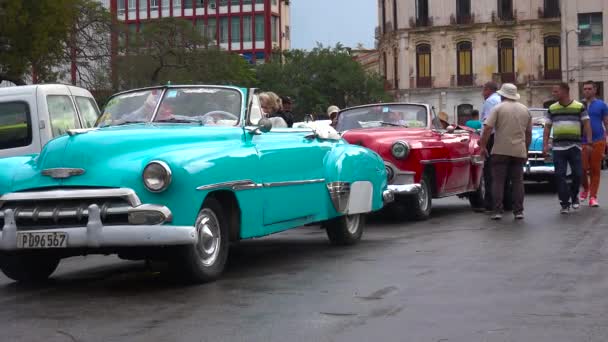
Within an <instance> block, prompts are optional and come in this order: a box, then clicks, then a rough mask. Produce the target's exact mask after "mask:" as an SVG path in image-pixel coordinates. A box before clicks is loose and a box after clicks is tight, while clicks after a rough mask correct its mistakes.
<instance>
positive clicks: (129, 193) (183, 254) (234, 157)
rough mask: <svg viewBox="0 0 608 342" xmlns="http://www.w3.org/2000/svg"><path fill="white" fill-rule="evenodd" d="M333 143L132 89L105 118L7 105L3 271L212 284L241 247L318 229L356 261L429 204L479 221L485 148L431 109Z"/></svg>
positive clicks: (85, 111)
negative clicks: (349, 248) (351, 251)
mask: <svg viewBox="0 0 608 342" xmlns="http://www.w3.org/2000/svg"><path fill="white" fill-rule="evenodd" d="M336 128H337V130H336V129H334V128H332V127H331V126H330V125H329V124H328V123H324V122H303V123H298V124H297V125H294V128H277V127H272V122H271V121H270V120H268V119H266V118H264V117H263V114H262V109H261V107H260V103H259V99H258V94H257V91H256V90H255V89H246V88H239V87H227V86H201V85H197V86H161V87H151V88H143V89H136V90H131V91H127V92H122V93H118V94H115V95H114V96H112V97H111V98H110V99H109V101H108V103H107V104H106V105H105V107H104V109H103V111H102V112H101V113H100V112H99V110H98V108H97V105H96V104H95V101H94V100H93V97H92V96H91V94H90V93H89V92H87V91H86V90H83V89H80V88H76V87H71V86H63V85H39V86H25V87H15V88H10V89H8V90H2V92H0V141H1V142H2V150H1V153H2V154H1V155H0V156H3V157H6V158H1V159H0V227H2V231H1V232H0V269H1V270H2V271H3V272H4V274H6V275H7V276H8V277H10V278H12V279H14V280H17V281H37V280H42V279H45V278H47V277H49V276H50V275H51V274H52V273H53V272H54V270H55V269H56V267H57V265H58V264H59V262H60V260H61V259H62V258H66V257H70V256H75V255H84V254H118V256H119V257H121V258H124V259H132V260H140V259H160V260H164V261H168V262H169V263H170V264H171V266H172V269H173V270H175V271H177V274H179V275H181V276H183V277H185V278H187V279H189V280H192V281H195V282H205V281H209V280H213V279H215V278H217V277H218V276H219V275H220V274H221V272H222V271H223V269H224V266H225V263H226V260H227V258H228V253H229V244H230V243H232V242H235V241H238V240H242V239H250V238H257V237H262V236H266V235H269V234H274V233H277V232H281V231H284V230H288V229H292V228H296V227H300V226H304V225H307V224H313V223H317V224H320V225H322V226H323V227H324V228H325V229H326V231H327V235H328V238H329V240H330V241H331V242H332V243H333V244H336V245H351V244H354V243H356V242H357V241H358V240H360V239H361V236H362V234H363V230H364V226H365V218H366V214H368V213H370V212H374V211H378V210H380V209H382V208H388V209H391V210H393V211H396V212H399V213H401V214H402V215H404V216H405V215H407V216H411V217H414V218H416V219H425V218H427V217H428V216H429V215H430V214H431V208H432V199H433V198H440V197H446V196H452V195H459V196H467V197H468V198H469V199H470V201H471V204H472V205H473V206H474V207H477V206H481V205H482V203H483V195H484V188H483V182H481V181H480V180H481V178H482V173H483V160H482V158H481V156H480V154H479V148H478V146H477V141H478V139H479V136H478V134H476V133H475V132H473V131H469V130H464V129H454V128H448V129H443V128H442V127H441V125H440V124H439V122H438V120H437V117H436V115H435V113H434V111H433V109H432V108H431V107H430V106H428V105H424V104H403V103H392V104H378V105H369V106H361V107H355V108H349V109H346V110H344V111H342V112H341V113H340V116H339V120H338V123H337V127H336ZM8 156H14V157H10V158H9V157H8Z"/></svg>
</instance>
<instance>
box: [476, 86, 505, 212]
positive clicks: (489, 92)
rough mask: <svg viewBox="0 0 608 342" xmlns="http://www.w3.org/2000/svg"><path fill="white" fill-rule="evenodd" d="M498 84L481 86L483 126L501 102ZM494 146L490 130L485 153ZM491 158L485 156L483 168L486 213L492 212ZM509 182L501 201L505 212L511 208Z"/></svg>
mask: <svg viewBox="0 0 608 342" xmlns="http://www.w3.org/2000/svg"><path fill="white" fill-rule="evenodd" d="M497 91H498V84H496V82H492V81H490V82H487V83H486V84H484V85H483V90H482V91H481V95H482V96H483V98H484V100H485V101H484V103H483V107H482V108H481V123H482V124H484V122H485V121H486V119H487V118H488V116H490V113H491V112H492V109H494V107H496V106H497V105H499V104H500V103H501V102H502V99H501V97H500V95H498V93H497ZM493 146H494V129H492V135H490V138H489V140H488V145H487V146H486V150H487V151H492V147H493ZM491 159H492V157H491V156H490V155H487V156H486V159H485V163H484V166H483V181H484V185H485V187H486V197H485V201H484V203H485V210H486V212H492V211H493V210H494V199H493V197H492V191H491V189H492V161H491ZM509 184H510V183H509V182H506V183H505V192H504V193H505V196H504V200H503V208H504V209H505V210H510V209H511V208H512V206H513V204H512V201H511V196H509V194H510V193H511V191H510V189H509Z"/></svg>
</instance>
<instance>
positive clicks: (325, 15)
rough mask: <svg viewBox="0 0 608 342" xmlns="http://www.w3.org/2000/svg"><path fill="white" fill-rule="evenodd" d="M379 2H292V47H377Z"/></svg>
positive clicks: (358, 0) (368, 0)
mask: <svg viewBox="0 0 608 342" xmlns="http://www.w3.org/2000/svg"><path fill="white" fill-rule="evenodd" d="M377 3H378V1H377V0H291V47H292V48H294V49H310V48H313V47H314V46H315V45H316V42H317V41H318V42H321V43H323V45H328V44H329V45H332V46H333V45H335V44H336V43H337V42H340V43H342V44H343V45H345V46H348V47H353V48H354V47H356V45H357V43H362V44H363V45H364V46H365V47H366V48H373V47H374V29H375V27H376V25H377V24H378V23H377V21H378V16H377V10H378V9H377Z"/></svg>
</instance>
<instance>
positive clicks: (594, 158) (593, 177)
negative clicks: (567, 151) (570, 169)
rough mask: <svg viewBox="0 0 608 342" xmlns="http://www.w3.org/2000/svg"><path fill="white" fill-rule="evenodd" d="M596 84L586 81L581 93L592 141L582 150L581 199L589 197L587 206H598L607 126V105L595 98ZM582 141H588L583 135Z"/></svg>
mask: <svg viewBox="0 0 608 342" xmlns="http://www.w3.org/2000/svg"><path fill="white" fill-rule="evenodd" d="M596 93H597V85H596V84H595V82H593V81H587V82H585V83H584V84H583V94H584V95H585V101H584V102H583V103H584V104H585V107H587V113H588V114H589V118H590V120H591V121H590V122H591V135H592V139H593V141H592V142H591V143H590V144H591V149H587V150H583V179H582V184H583V192H581V195H580V199H581V201H585V200H587V197H589V206H591V207H599V202H598V200H597V194H598V190H599V188H600V178H601V169H602V159H603V158H604V153H605V151H606V131H605V129H604V125H606V126H607V127H608V107H607V106H606V103H605V102H604V101H602V100H600V99H597V98H596V97H595V96H596ZM583 143H588V141H587V139H586V137H583Z"/></svg>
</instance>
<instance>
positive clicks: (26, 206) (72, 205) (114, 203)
mask: <svg viewBox="0 0 608 342" xmlns="http://www.w3.org/2000/svg"><path fill="white" fill-rule="evenodd" d="M91 204H97V205H98V206H99V208H100V211H101V221H102V223H103V224H104V225H123V224H128V210H129V208H131V205H130V204H129V202H128V201H127V200H126V199H124V198H120V197H105V198H84V199H83V198H80V199H62V198H58V199H55V200H39V201H34V200H27V201H7V202H4V203H3V206H2V208H1V209H0V229H1V228H2V227H3V226H4V210H6V209H12V210H13V211H14V215H15V222H16V224H17V228H18V229H19V230H29V229H55V228H70V227H84V226H86V225H87V221H88V217H89V210H88V207H89V205H91Z"/></svg>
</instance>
